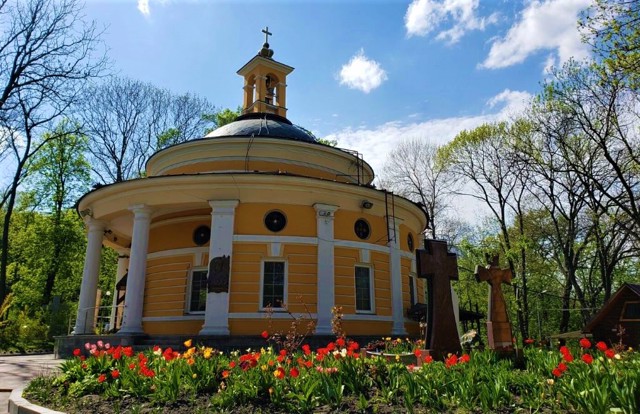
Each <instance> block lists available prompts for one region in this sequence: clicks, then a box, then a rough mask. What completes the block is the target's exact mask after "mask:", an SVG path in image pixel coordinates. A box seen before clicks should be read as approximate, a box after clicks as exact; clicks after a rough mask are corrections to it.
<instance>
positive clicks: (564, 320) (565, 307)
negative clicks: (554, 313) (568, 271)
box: [560, 280, 572, 333]
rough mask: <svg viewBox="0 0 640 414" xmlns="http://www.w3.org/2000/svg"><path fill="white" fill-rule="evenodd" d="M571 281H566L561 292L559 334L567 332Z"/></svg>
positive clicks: (569, 314)
mask: <svg viewBox="0 0 640 414" xmlns="http://www.w3.org/2000/svg"><path fill="white" fill-rule="evenodd" d="M571 287H572V284H571V281H569V280H567V281H566V284H565V286H564V291H563V292H562V317H561V318H560V333H565V332H568V331H569V318H570V317H571V313H570V312H569V306H570V305H571V303H570V302H571Z"/></svg>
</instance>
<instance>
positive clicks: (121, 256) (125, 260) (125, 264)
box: [109, 251, 129, 330]
mask: <svg viewBox="0 0 640 414" xmlns="http://www.w3.org/2000/svg"><path fill="white" fill-rule="evenodd" d="M128 268H129V256H128V255H127V254H126V253H125V252H124V251H118V267H117V269H116V283H115V284H114V285H113V293H112V295H111V296H113V301H112V303H111V315H110V316H109V329H110V330H113V328H114V327H115V324H116V312H117V310H116V309H117V307H118V288H117V286H118V282H120V279H122V278H123V277H124V275H126V274H127V269H128Z"/></svg>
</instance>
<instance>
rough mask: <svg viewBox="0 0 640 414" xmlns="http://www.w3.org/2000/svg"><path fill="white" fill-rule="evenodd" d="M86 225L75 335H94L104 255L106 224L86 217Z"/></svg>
mask: <svg viewBox="0 0 640 414" xmlns="http://www.w3.org/2000/svg"><path fill="white" fill-rule="evenodd" d="M85 223H86V225H87V227H88V229H89V231H88V233H87V250H86V254H85V258H84V270H83V271H82V285H80V301H79V302H78V316H77V317H76V326H75V327H74V328H73V333H74V334H75V335H82V334H91V333H93V324H94V323H95V321H94V319H93V315H94V312H95V306H96V294H97V292H98V274H99V272H100V255H101V253H102V237H103V235H104V223H102V222H100V221H98V220H94V219H93V218H91V217H89V216H86V217H85Z"/></svg>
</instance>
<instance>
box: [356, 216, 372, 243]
mask: <svg viewBox="0 0 640 414" xmlns="http://www.w3.org/2000/svg"><path fill="white" fill-rule="evenodd" d="M353 231H354V232H355V233H356V236H358V238H360V239H362V240H367V239H368V238H369V235H370V234H371V228H370V227H369V223H367V221H366V220H364V219H358V220H357V221H356V224H355V225H354V226H353Z"/></svg>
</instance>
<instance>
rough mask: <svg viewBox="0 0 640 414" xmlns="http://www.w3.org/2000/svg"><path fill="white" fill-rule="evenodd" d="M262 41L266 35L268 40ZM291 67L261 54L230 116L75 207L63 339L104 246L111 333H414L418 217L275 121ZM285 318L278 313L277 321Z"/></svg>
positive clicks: (85, 317) (84, 320)
mask: <svg viewBox="0 0 640 414" xmlns="http://www.w3.org/2000/svg"><path fill="white" fill-rule="evenodd" d="M266 33H267V35H269V34H270V33H268V31H266ZM293 70H294V68H292V67H291V66H288V65H286V64H283V63H280V62H278V61H276V60H274V59H273V50H271V49H270V47H269V44H268V43H266V42H265V44H264V45H263V47H262V49H261V50H260V51H259V53H258V54H257V55H256V56H254V57H253V58H252V59H251V60H249V61H248V62H247V63H246V64H245V65H244V66H242V67H241V68H240V69H239V70H238V72H237V73H238V75H240V76H241V77H242V78H243V79H244V86H243V104H242V108H243V109H242V115H241V116H240V117H239V118H238V119H237V120H236V121H235V122H232V123H229V124H227V125H224V126H222V127H220V128H218V129H216V130H214V131H213V132H211V133H209V134H208V135H207V136H206V137H204V138H201V139H195V140H191V141H187V142H183V143H180V144H177V145H174V146H171V147H168V148H165V149H163V150H161V151H158V152H156V153H155V154H153V155H152V156H151V157H150V159H149V160H148V162H147V165H146V175H145V177H144V178H139V179H133V180H129V181H125V182H120V183H116V184H112V185H107V186H104V187H101V188H98V189H95V190H93V191H91V192H89V193H87V194H85V195H84V196H83V197H82V198H81V199H80V201H79V202H78V207H77V208H78V212H79V213H80V215H81V216H82V217H83V219H84V221H85V223H86V226H87V229H88V243H87V250H86V258H85V265H84V273H83V278H82V286H81V292H80V301H79V306H78V314H77V320H76V324H75V329H74V334H75V335H86V334H92V333H93V332H94V328H95V308H96V296H97V282H98V273H99V265H100V255H101V249H102V246H103V245H105V246H109V247H111V248H113V249H115V250H116V251H117V252H118V253H119V259H118V275H117V291H116V294H114V311H113V315H112V320H111V325H112V328H114V327H115V328H116V330H117V332H116V335H123V336H126V335H129V336H136V335H148V336H151V337H153V336H154V335H192V336H194V337H196V336H198V335H200V336H243V335H259V334H260V332H262V331H263V330H265V329H266V319H265V318H266V316H267V315H270V318H271V323H272V325H273V328H274V330H282V331H286V330H287V328H288V326H289V325H290V323H291V315H289V313H288V312H291V313H293V314H294V315H298V314H306V313H307V311H308V312H309V313H310V314H311V317H312V319H314V320H315V332H314V333H315V334H316V335H331V333H332V332H331V320H332V308H334V307H341V308H342V313H343V315H344V317H343V326H344V330H345V331H346V333H347V334H348V335H382V336H390V335H405V334H409V335H415V336H417V335H418V334H419V327H418V323H417V322H415V321H414V320H411V319H409V318H408V317H407V310H408V309H409V308H411V306H412V305H413V304H415V303H417V302H419V301H420V302H421V301H423V297H424V296H423V292H424V286H423V282H424V281H423V280H422V279H417V278H416V258H415V253H414V250H415V249H416V247H418V243H419V242H420V241H421V239H422V232H423V230H424V229H425V227H426V225H427V217H426V215H425V212H424V210H423V209H422V208H421V207H420V206H418V205H416V204H415V203H413V202H412V201H410V200H407V199H405V198H402V197H399V196H397V195H394V194H392V193H390V192H388V191H385V190H380V189H376V188H375V187H374V185H373V184H372V182H373V179H374V172H373V170H372V168H371V166H370V165H369V164H367V162H366V161H364V160H363V159H362V157H361V155H360V154H359V153H357V152H355V151H349V150H345V149H340V148H337V147H333V146H330V145H325V144H324V143H321V142H318V141H317V139H316V138H315V137H314V136H313V135H312V134H310V133H309V132H308V131H306V130H305V129H302V128H300V127H297V126H295V125H294V124H292V122H291V121H289V120H288V119H287V102H286V98H287V76H289V75H290V74H291V72H292V71H293ZM287 310H288V312H287Z"/></svg>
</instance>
